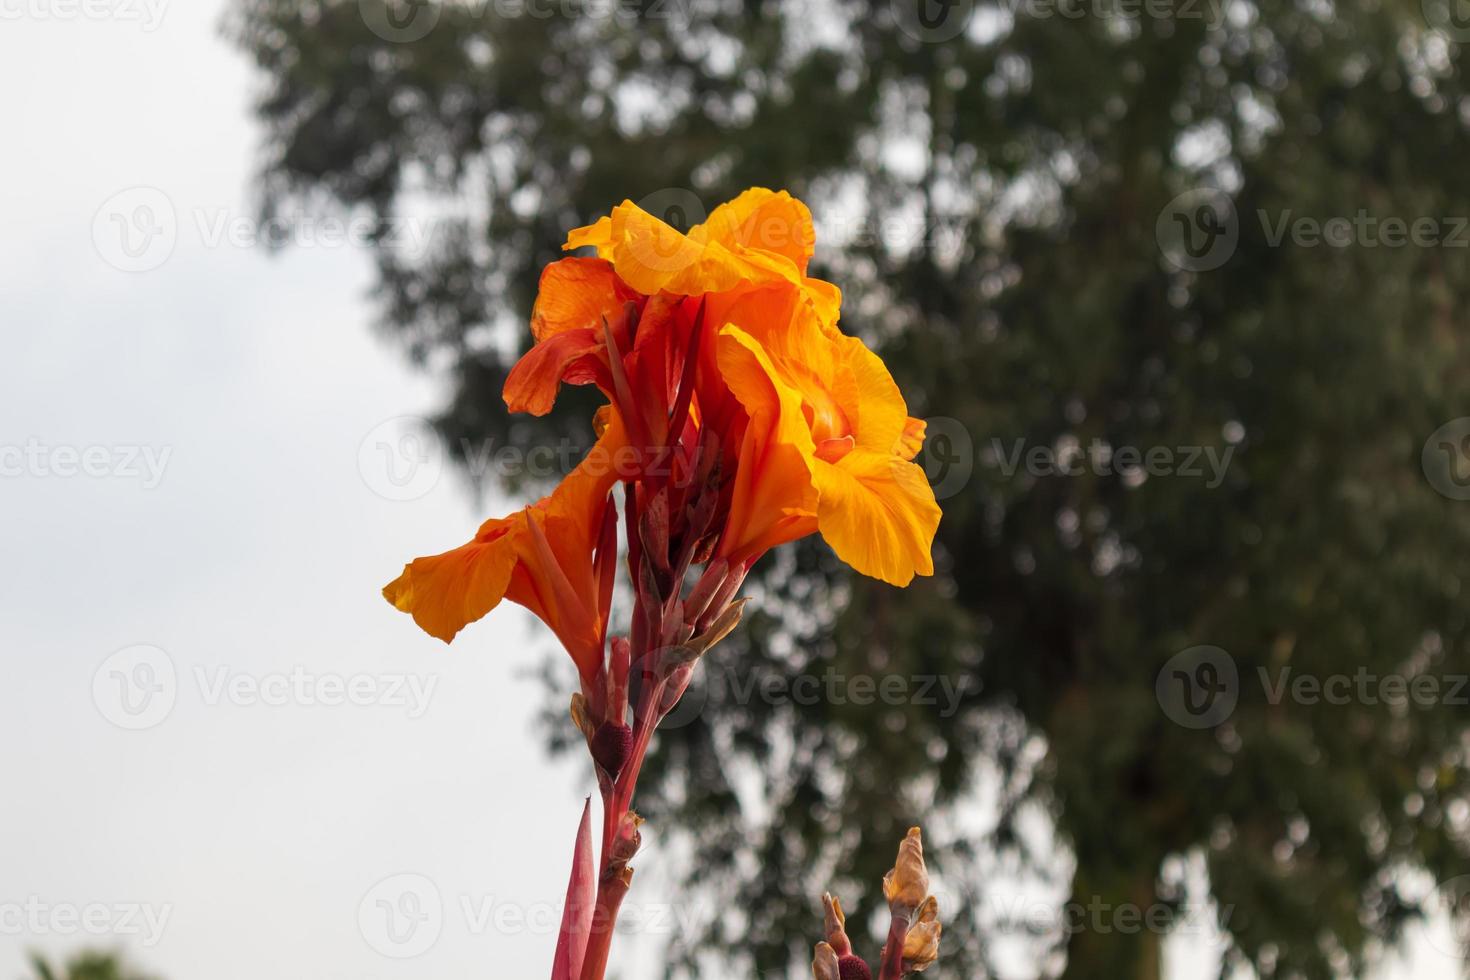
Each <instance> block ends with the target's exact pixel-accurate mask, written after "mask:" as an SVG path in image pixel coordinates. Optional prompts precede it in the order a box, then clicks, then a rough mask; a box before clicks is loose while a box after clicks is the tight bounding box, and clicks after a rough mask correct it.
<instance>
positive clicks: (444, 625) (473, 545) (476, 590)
mask: <svg viewBox="0 0 1470 980" xmlns="http://www.w3.org/2000/svg"><path fill="white" fill-rule="evenodd" d="M520 520H522V518H521V517H520V516H519V515H516V516H513V517H507V518H501V519H499V520H494V521H487V522H486V523H485V524H484V525H483V526H482V527H481V528H480V533H479V534H478V535H476V536H475V540H473V541H471V542H470V543H469V544H466V545H462V546H460V547H458V548H455V549H454V550H453V551H447V552H445V553H444V554H442V555H433V556H431V557H428V558H415V559H414V560H413V561H412V562H410V563H409V564H407V565H405V566H404V567H403V574H402V575H400V576H398V578H396V579H394V580H393V581H392V582H390V583H389V584H388V585H387V586H386V587H385V588H384V589H383V597H384V598H386V599H387V600H388V601H389V602H391V603H393V605H394V606H396V607H397V608H398V609H399V610H401V611H403V612H406V613H410V614H411V615H412V616H413V621H414V622H415V623H418V624H419V627H420V628H422V629H423V631H424V632H425V633H428V634H429V635H430V636H435V637H438V638H439V639H441V640H443V641H444V642H445V643H448V642H449V641H450V640H452V639H454V636H455V634H456V633H458V632H459V631H460V630H462V629H464V627H465V626H466V625H468V624H469V623H472V622H474V621H475V620H477V619H479V618H480V617H482V616H484V615H485V614H486V613H488V612H489V611H490V610H492V609H494V608H495V607H496V606H497V605H499V604H500V600H501V599H503V598H504V597H505V590H506V588H507V586H509V584H510V576H511V572H512V570H514V568H515V566H516V546H517V539H518V538H519V536H520V530H521V529H520V528H518V527H517V526H516V525H517V522H518V521H520Z"/></svg>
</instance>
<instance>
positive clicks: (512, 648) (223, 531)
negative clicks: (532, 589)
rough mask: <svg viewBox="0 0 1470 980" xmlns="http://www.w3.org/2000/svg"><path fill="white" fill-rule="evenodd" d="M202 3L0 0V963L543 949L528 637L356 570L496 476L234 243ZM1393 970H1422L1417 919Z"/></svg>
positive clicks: (343, 295) (379, 964)
mask: <svg viewBox="0 0 1470 980" xmlns="http://www.w3.org/2000/svg"><path fill="white" fill-rule="evenodd" d="M222 8H223V3H222V2H221V0H189V2H187V3H184V2H180V0H175V2H172V3H169V2H167V0H0V91H3V92H4V93H5V95H4V99H3V102H0V131H3V132H4V133H5V134H6V138H5V151H4V153H5V179H4V180H3V181H0V215H3V229H4V230H3V232H0V287H3V290H0V291H3V295H4V303H3V311H0V513H3V515H4V518H3V521H0V555H3V556H4V559H5V560H4V561H3V562H0V661H3V665H4V668H5V676H6V677H7V678H8V682H7V683H5V684H3V685H0V736H3V739H4V743H3V744H4V746H5V751H4V754H3V757H0V758H3V759H4V762H3V763H0V779H3V787H0V800H3V803H0V980H9V978H16V977H20V976H21V975H23V974H24V972H25V967H24V954H25V951H26V950H28V949H41V950H45V951H48V952H54V953H56V954H58V955H63V954H65V953H67V952H69V951H72V950H75V949H77V948H79V947H82V946H87V945H90V946H99V945H100V946H113V947H121V948H123V949H125V950H127V952H128V953H129V955H130V956H131V957H132V959H133V960H134V961H135V962H136V963H137V964H138V965H140V966H142V967H144V968H146V969H148V970H150V971H153V972H154V973H156V974H158V975H160V976H162V977H164V978H166V980H190V978H196V980H197V978H208V980H259V978H261V977H281V976H291V977H311V978H314V980H333V978H342V980H345V978H353V980H378V978H381V980H392V978H414V980H419V978H424V977H451V976H470V975H479V976H489V977H493V978H496V980H501V978H514V980H521V978H534V977H538V976H545V975H546V973H547V972H548V969H547V968H548V964H549V962H550V956H551V951H552V947H553V945H554V937H553V935H552V933H553V932H554V929H555V925H556V921H557V909H558V907H559V902H560V900H561V897H562V893H563V889H564V884H565V872H566V868H567V865H568V862H569V859H570V842H571V838H572V834H573V831H574V829H575V826H576V822H577V819H578V817H579V813H580V799H581V797H580V793H581V792H582V791H583V789H584V788H583V787H582V786H581V784H580V779H581V772H580V770H579V769H578V768H577V767H576V766H575V765H574V764H572V763H571V762H570V761H564V762H562V763H560V764H558V765H555V766H553V765H551V764H549V763H548V762H547V760H546V759H545V757H544V754H543V752H542V750H541V747H540V739H539V737H538V736H537V735H536V734H534V733H533V731H532V716H533V714H534V712H535V709H536V707H537V705H539V703H540V698H541V692H540V689H539V687H538V686H537V685H536V684H535V683H534V682H532V681H530V680H528V679H526V678H524V677H523V676H522V669H523V668H525V667H527V666H529V665H532V664H534V663H536V662H537V660H538V654H537V649H538V647H537V644H538V643H544V642H545V641H544V640H543V639H541V637H542V636H544V634H537V633H533V632H532V631H531V630H530V629H529V626H528V617H526V616H525V615H524V614H523V613H521V611H520V610H519V609H512V608H511V607H507V609H506V611H504V612H503V613H497V615H496V616H495V617H493V618H492V619H491V620H489V621H487V622H484V623H481V624H479V625H478V626H476V627H474V628H472V629H471V630H470V631H469V632H467V633H466V634H465V636H464V637H463V639H462V640H461V642H459V643H457V644H456V645H455V647H454V649H453V652H450V651H448V650H447V649H446V648H445V647H443V646H442V645H441V644H439V643H438V642H437V641H434V640H430V639H429V638H428V637H426V636H424V635H423V634H422V633H420V632H418V631H417V630H416V629H415V628H413V627H412V624H411V623H410V621H409V620H408V619H407V618H406V617H403V616H401V615H398V614H396V613H394V612H393V611H392V610H391V609H389V608H388V607H387V606H386V604H385V603H384V602H383V601H382V599H381V598H380V597H379V595H378V590H379V588H380V587H381V586H382V585H383V583H384V582H385V581H387V580H388V579H389V578H391V577H392V576H393V575H394V574H396V572H397V570H398V568H399V566H400V564H401V563H402V562H403V561H404V560H405V559H407V558H410V557H412V556H414V555H417V554H422V553H425V552H428V551H433V550H439V549H440V548H442V547H447V546H452V545H454V544H458V543H459V542H460V541H461V540H463V539H464V537H465V536H467V534H468V533H470V531H471V530H472V529H473V528H474V527H475V526H476V524H477V523H478V521H479V520H480V519H482V518H483V517H484V516H486V513H485V512H486V511H487V510H488V509H492V508H493V509H499V508H500V506H501V505H500V503H499V502H496V501H489V502H486V503H485V504H483V505H481V504H476V503H475V502H474V501H473V500H472V499H471V497H470V495H469V493H468V492H467V490H466V487H465V485H464V483H463V482H462V481H461V480H460V479H459V478H458V477H457V476H456V475H455V474H454V473H452V472H450V471H447V470H446V471H444V472H443V473H442V474H438V476H437V479H436V473H437V470H436V468H435V466H436V462H437V460H436V458H435V457H433V456H432V455H430V457H429V459H428V462H427V463H424V464H423V465H421V466H419V468H418V469H417V470H413V471H410V470H408V469H407V468H406V467H407V466H408V464H409V462H410V461H411V459H412V455H413V453H414V451H415V450H416V446H417V444H416V443H414V442H413V441H412V436H413V431H412V429H411V427H410V428H408V429H404V428H402V427H401V426H400V425H399V424H398V423H392V422H390V421H389V420H392V419H394V418H396V417H399V416H404V415H412V414H414V413H418V412H424V411H427V410H429V409H430V408H432V406H433V405H434V404H435V399H436V388H435V386H434V384H433V379H432V378H426V377H424V376H421V375H415V374H413V373H411V372H410V371H409V370H408V369H407V368H406V367H405V366H404V365H403V362H402V359H401V358H400V356H399V355H398V353H397V352H396V351H394V350H392V349H391V348H389V347H387V346H386V345H385V344H384V343H383V342H382V341H380V340H378V339H375V338H374V337H373V335H372V334H371V333H370V331H369V329H368V325H369V322H370V320H371V317H372V310H371V306H370V303H369V300H368V298H367V295H366V294H367V290H368V288H369V286H370V283H371V275H370V267H369V261H368V258H367V256H366V255H365V254H364V253H363V252H362V251H361V250H359V249H357V248H355V247H351V246H338V247H310V248H308V247H301V248H294V249H290V250H288V251H287V252H285V253H284V254H282V255H280V256H278V257H276V258H271V257H269V256H268V255H267V254H266V253H265V252H264V251H263V250H262V249H260V248H251V247H248V245H242V243H241V242H240V241H239V236H238V233H239V232H240V231H242V230H243V231H248V230H249V224H248V223H249V219H250V218H251V215H252V213H253V211H252V207H251V197H250V187H249V181H250V176H251V166H250V161H251V160H253V159H254V158H255V151H256V138H257V136H256V132H255V131H254V129H253V127H252V123H251V120H250V118H249V114H248V105H249V97H250V93H251V91H252V87H253V84H254V80H253V78H252V76H251V74H250V69H249V67H248V65H247V64H246V63H245V61H244V60H243V59H242V58H241V57H240V56H239V55H238V54H236V53H235V52H234V51H233V50H232V49H231V48H230V47H229V46H228V45H227V44H226V43H224V42H223V41H222V40H221V39H220V38H219V36H218V24H219V17H220V13H221V10H222ZM140 188H141V189H140ZM119 195H121V196H119ZM145 236H147V237H145ZM120 267H122V268H120ZM123 268H132V269H136V270H139V271H131V272H129V271H122V269H123ZM384 423H388V424H387V425H386V426H385V425H384ZM405 436H406V437H407V438H406V439H405V438H404V437H405ZM390 462H391V463H392V464H393V465H394V467H395V468H394V469H393V470H391V471H390V470H389V469H388V465H389V463H390ZM395 480H396V481H397V482H395ZM403 497H408V498H411V499H392V498H403ZM533 637H535V638H536V639H533ZM349 694H350V695H351V698H352V700H354V701H358V702H362V703H343V704H321V703H315V702H317V701H319V700H320V699H342V698H344V697H346V696H347V695H349ZM272 702H282V703H272ZM656 847H657V845H656V839H655V841H654V842H652V844H651V848H650V849H651V850H656ZM644 880H645V882H646V884H652V879H644ZM637 897H638V896H636V894H635V898H637ZM657 897H658V896H656V895H645V896H643V899H644V901H643V902H642V903H641V904H640V903H639V902H637V901H633V900H630V905H629V906H628V907H629V908H631V909H632V910H633V917H634V918H635V919H636V917H637V916H638V914H639V913H640V912H641V913H642V914H643V915H644V916H645V922H646V923H647V924H646V926H645V931H646V932H649V933H654V934H658V933H660V932H666V931H667V930H668V929H671V928H677V927H678V926H677V921H678V917H677V913H679V912H680V911H681V910H680V909H678V908H677V907H676V908H674V909H672V910H671V911H672V912H673V913H675V914H674V915H670V914H667V912H666V911H665V910H664V909H662V908H660V907H659V905H658V902H657V901H656V899H657ZM410 922H417V923H418V926H417V928H410ZM1206 945H1207V944H1201V943H1190V944H1183V945H1181V944H1173V945H1172V946H1171V957H1170V976H1171V978H1172V980H1184V978H1187V977H1194V976H1204V975H1207V973H1208V963H1207V960H1208V955H1207V954H1205V953H1202V952H1201V949H1202V948H1203V947H1204V946H1206ZM623 962H624V964H625V971H624V974H623V976H625V977H628V978H633V980H639V978H644V977H652V976H654V972H653V970H652V968H651V966H649V965H648V964H647V961H646V960H645V962H644V965H642V966H639V965H638V962H637V961H636V960H634V961H631V964H632V965H629V963H630V961H629V960H624V961H623ZM939 975H940V976H945V974H944V972H943V969H942V966H941V968H940V972H939ZM1021 975H1023V974H1018V976H1021ZM1403 975H1404V976H1409V975H1413V976H1418V977H1433V976H1441V977H1450V976H1453V975H1454V973H1453V970H1452V969H1451V967H1449V966H1448V960H1447V958H1446V957H1444V956H1443V955H1442V954H1440V953H1438V952H1437V951H1436V949H1435V947H1434V946H1432V945H1430V944H1425V943H1421V944H1420V956H1419V962H1418V963H1417V965H1416V967H1415V968H1414V970H1413V971H1412V973H1404V974H1403Z"/></svg>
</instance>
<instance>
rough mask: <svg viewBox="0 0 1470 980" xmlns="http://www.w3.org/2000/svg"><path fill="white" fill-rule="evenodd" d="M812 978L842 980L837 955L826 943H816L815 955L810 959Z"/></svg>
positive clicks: (817, 979)
mask: <svg viewBox="0 0 1470 980" xmlns="http://www.w3.org/2000/svg"><path fill="white" fill-rule="evenodd" d="M812 976H814V977H816V980H842V971H841V967H839V966H838V965H837V953H836V952H834V951H833V949H832V947H831V946H828V945H827V944H826V943H817V950H816V955H815V956H814V957H813V959H812Z"/></svg>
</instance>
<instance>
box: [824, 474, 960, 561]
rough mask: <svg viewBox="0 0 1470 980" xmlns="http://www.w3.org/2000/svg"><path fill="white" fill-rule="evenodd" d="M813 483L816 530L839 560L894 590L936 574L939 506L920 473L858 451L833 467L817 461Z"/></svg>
mask: <svg viewBox="0 0 1470 980" xmlns="http://www.w3.org/2000/svg"><path fill="white" fill-rule="evenodd" d="M812 480H813V482H814V483H815V484H816V487H817V492H818V494H819V495H820V503H819V504H818V507H817V526H818V528H819V529H820V530H821V532H822V537H823V538H824V539H826V541H827V543H828V544H829V545H831V546H832V550H833V551H835V552H836V553H837V557H838V558H841V559H842V560H843V561H845V562H847V564H849V565H851V566H852V567H853V568H854V569H856V570H857V571H859V572H861V573H862V574H864V575H869V576H872V577H873V578H878V579H882V580H883V581H885V582H888V583H890V584H892V585H898V586H905V585H908V584H909V582H910V581H912V580H913V577H914V575H915V574H919V575H933V574H934V561H933V559H932V557H931V556H930V549H931V547H932V545H933V542H934V533H935V531H936V530H937V529H938V527H939V516H940V514H939V505H938V504H937V503H935V501H934V491H933V490H932V489H931V488H930V487H929V481H928V480H927V479H926V478H925V476H924V471H923V470H922V469H920V468H919V467H918V466H916V465H915V464H913V463H911V462H908V461H907V460H903V459H899V458H898V457H897V456H894V455H892V454H891V453H875V452H872V451H871V450H867V449H854V450H852V451H851V452H849V453H848V454H847V455H846V456H844V457H842V459H841V460H839V461H838V462H837V463H836V464H835V465H834V464H832V463H827V462H824V461H822V460H816V461H815V462H814V464H813V466H812Z"/></svg>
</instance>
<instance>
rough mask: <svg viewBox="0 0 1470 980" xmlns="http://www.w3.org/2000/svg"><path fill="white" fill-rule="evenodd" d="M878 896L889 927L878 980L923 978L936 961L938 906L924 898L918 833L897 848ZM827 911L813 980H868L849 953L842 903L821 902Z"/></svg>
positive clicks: (911, 833)
mask: <svg viewBox="0 0 1470 980" xmlns="http://www.w3.org/2000/svg"><path fill="white" fill-rule="evenodd" d="M883 896H884V898H886V899H887V900H888V909H889V912H890V913H891V915H892V921H891V924H890V926H889V930H888V941H887V942H886V943H885V944H884V946H883V953H882V956H881V958H880V960H879V973H878V980H901V978H903V977H907V976H910V975H912V974H915V973H923V972H924V971H925V970H927V969H928V968H929V967H930V966H931V965H933V963H934V961H935V960H937V959H938V958H939V936H940V932H941V931H942V927H941V925H940V922H939V902H938V901H937V900H936V899H935V898H934V896H933V895H930V894H929V871H928V869H927V868H926V867H925V866H924V844H923V839H922V836H921V835H920V833H919V828H918V827H915V828H913V829H912V830H910V831H909V833H908V836H907V837H905V838H904V841H903V843H902V844H901V845H899V849H898V860H897V861H895V862H894V865H893V869H892V870H891V871H889V872H888V874H887V875H885V876H884V878H883ZM822 906H823V908H824V909H825V911H826V923H825V925H826V933H827V939H826V941H825V942H820V943H817V948H816V955H815V956H814V957H813V959H812V975H813V976H814V977H815V978H816V980H871V978H872V975H873V974H872V971H871V970H870V969H869V967H868V964H867V962H866V961H865V960H863V959H862V958H861V957H859V956H857V955H856V954H855V953H854V952H853V948H852V940H851V939H849V938H848V935H847V918H846V916H845V915H843V912H842V903H841V902H840V901H838V900H837V899H836V898H834V897H833V896H832V895H830V894H826V895H823V896H822Z"/></svg>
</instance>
